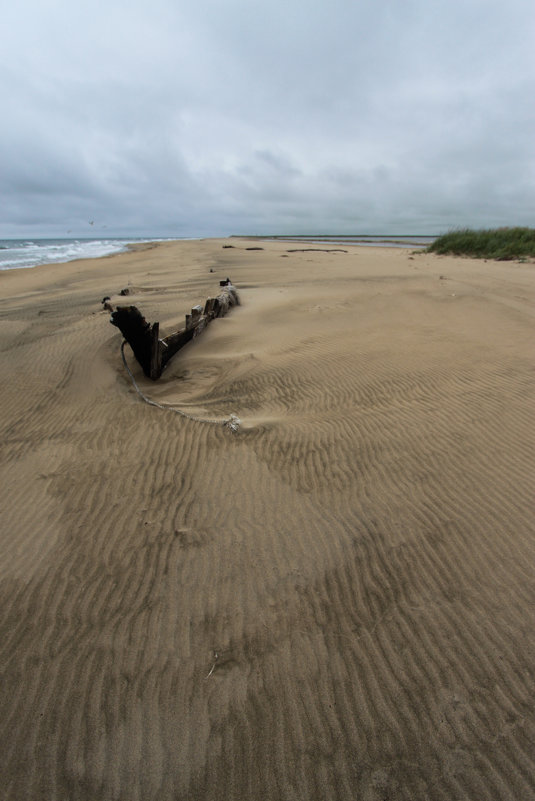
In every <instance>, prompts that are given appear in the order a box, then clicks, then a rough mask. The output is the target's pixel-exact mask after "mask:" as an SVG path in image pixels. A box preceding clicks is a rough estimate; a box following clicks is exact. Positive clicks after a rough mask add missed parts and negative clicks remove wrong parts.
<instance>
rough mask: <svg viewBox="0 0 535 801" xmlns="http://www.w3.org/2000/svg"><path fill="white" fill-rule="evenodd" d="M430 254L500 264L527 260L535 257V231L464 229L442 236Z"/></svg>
mask: <svg viewBox="0 0 535 801" xmlns="http://www.w3.org/2000/svg"><path fill="white" fill-rule="evenodd" d="M427 252H429V253H438V254H440V255H447V254H449V255H454V256H471V257H473V258H476V259H497V260H498V261H508V260H511V259H525V258H528V257H530V256H535V228H491V229H487V230H473V229H470V228H463V229H459V230H456V231H450V232H449V233H447V234H443V235H442V236H439V237H438V239H435V241H434V242H433V244H431V245H429V247H428V248H427Z"/></svg>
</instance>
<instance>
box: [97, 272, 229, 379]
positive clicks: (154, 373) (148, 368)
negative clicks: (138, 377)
mask: <svg viewBox="0 0 535 801" xmlns="http://www.w3.org/2000/svg"><path fill="white" fill-rule="evenodd" d="M239 302H240V300H239V297H238V293H237V291H236V289H235V287H233V286H232V283H231V281H230V278H227V279H225V281H220V291H219V295H218V296H217V297H216V298H208V300H207V301H206V303H205V304H204V308H203V307H202V306H194V307H193V308H192V310H191V312H190V314H186V325H185V327H184V328H181V329H179V330H178V331H174V332H173V333H172V334H169V335H168V336H166V337H164V338H163V339H160V324H159V323H153V324H152V325H151V324H150V323H148V322H147V321H146V320H145V318H144V317H143V315H142V314H141V312H140V311H139V309H137V308H136V307H135V306H118V307H117V309H116V311H114V312H113V314H112V316H111V320H110V323H111V324H112V325H115V326H117V328H119V330H120V331H121V333H122V335H123V337H124V338H125V339H126V341H127V342H128V344H129V345H130V347H131V348H132V350H133V351H134V355H135V357H136V359H137V360H138V362H139V364H140V365H141V367H142V368H143V372H144V373H145V375H146V376H147V377H148V378H152V380H153V381H156V380H157V379H158V378H159V377H160V376H161V374H162V372H163V370H164V368H165V367H166V365H167V363H168V361H169V360H170V359H171V358H172V357H173V356H174V355H175V353H177V352H178V351H179V350H180V349H181V348H183V347H184V345H186V344H187V343H188V342H189V341H190V340H191V339H193V338H194V337H196V336H198V335H199V334H200V333H201V331H204V329H205V328H206V326H207V325H208V324H209V323H210V322H211V321H212V320H213V319H214V318H215V317H224V316H225V314H226V313H227V312H228V310H229V309H230V308H231V307H232V306H236V305H239Z"/></svg>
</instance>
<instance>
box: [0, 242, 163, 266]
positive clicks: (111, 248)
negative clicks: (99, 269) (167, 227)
mask: <svg viewBox="0 0 535 801" xmlns="http://www.w3.org/2000/svg"><path fill="white" fill-rule="evenodd" d="M150 241H153V240H151V239H146V238H144V239H139V238H135V237H132V238H130V239H116V238H109V239H0V270H13V269H16V268H19V267H37V266H39V265H41V264H52V263H53V262H63V261H73V260H74V259H97V258H99V257H100V256H108V255H110V254H112V253H120V252H121V251H124V250H126V249H127V247H128V245H129V244H132V243H135V242H150Z"/></svg>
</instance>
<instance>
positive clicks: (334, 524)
mask: <svg viewBox="0 0 535 801" xmlns="http://www.w3.org/2000/svg"><path fill="white" fill-rule="evenodd" d="M224 245H227V246H229V245H232V247H224ZM251 247H257V248H262V249H261V250H250V249H249V248H251ZM328 247H329V248H335V247H336V246H335V245H329V246H328ZM321 248H322V246H321V245H314V249H310V247H309V246H308V245H300V244H298V243H290V242H282V241H276V242H263V241H258V242H252V241H249V240H241V239H235V238H232V239H229V240H202V241H183V242H168V243H159V244H156V245H141V246H138V247H137V248H136V249H134V250H132V251H131V252H129V253H125V254H118V255H113V256H110V257H107V258H102V259H95V260H87V261H77V262H71V263H68V264H57V265H50V266H45V267H39V268H35V269H27V270H11V271H5V272H2V273H0V288H1V292H0V295H1V300H0V370H1V375H2V390H1V415H0V423H1V431H2V434H1V441H2V456H1V460H0V468H1V481H0V493H1V502H0V509H1V554H2V556H1V559H0V578H1V583H0V587H1V621H2V622H1V628H0V666H1V675H2V682H1V691H0V692H1V707H0V732H1V735H0V738H1V755H2V759H1V765H2V768H1V771H2V773H3V777H2V779H1V780H0V787H2V789H1V790H0V794H1V797H2V798H5V799H9V801H19V800H20V801H22V799H28V801H34V800H35V799H43V800H46V801H56V799H57V800H58V801H60V800H61V801H66V800H67V799H68V801H78V800H79V801H82V800H83V801H97V800H98V801H149V800H150V801H197V800H199V801H200V800H201V799H202V801H238V800H239V801H241V800H242V799H243V801H260V799H262V801H357V800H358V801H386V800H387V799H388V800H389V801H415V800H416V801H420V800H422V801H423V800H424V799H427V800H428V801H435V800H437V801H438V800H440V801H454V800H456V799H470V800H471V801H498V800H500V799H503V800H504V801H506V800H507V801H518V800H519V799H523V801H529V799H533V798H535V716H534V706H535V702H534V698H535V677H534V668H535V659H534V657H535V650H534V639H535V637H534V626H533V624H534V617H533V610H534V606H533V604H534V599H535V598H534V596H535V593H534V580H533V564H534V556H535V554H534V550H535V539H534V526H533V523H534V514H533V511H534V510H533V484H534V481H533V479H534V461H535V458H534V454H535V425H534V423H535V419H534V418H535V414H534V409H535V406H534V394H535V393H534V386H535V382H534V372H533V355H534V351H533V342H534V322H535V311H534V309H535V306H534V303H533V301H534V295H535V265H534V264H533V263H526V264H520V263H516V262H490V261H489V262H485V261H476V260H472V259H459V258H449V257H437V256H433V255H427V254H423V253H421V254H413V253H411V251H410V250H408V249H403V248H368V247H356V246H349V247H344V248H343V249H344V250H345V251H346V252H325V251H324V250H322V249H321ZM289 251H292V252H289ZM226 276H230V278H231V279H232V281H233V283H234V285H235V286H236V287H237V289H238V291H239V293H240V297H241V301H242V305H241V306H240V307H239V308H236V309H232V311H231V312H230V313H229V315H228V316H227V317H225V318H224V319H221V320H215V321H214V322H213V323H212V324H211V325H210V327H209V328H208V329H207V331H205V332H204V333H203V335H202V336H201V337H199V338H198V339H196V340H194V341H193V342H192V343H190V344H189V345H187V346H186V348H184V350H183V351H181V352H180V353H179V354H178V355H177V356H176V357H175V359H174V360H173V361H171V363H170V364H169V366H168V367H167V369H166V371H165V372H164V375H163V376H162V378H161V379H160V380H159V381H158V382H151V381H150V380H148V379H146V378H144V377H143V375H142V372H141V369H140V368H139V366H138V365H137V363H136V362H135V360H134V358H133V356H132V354H131V352H130V351H129V349H128V348H126V353H127V358H128V363H129V365H130V367H131V369H132V371H133V373H134V375H135V377H136V380H137V381H138V383H139V386H140V387H141V388H142V390H143V391H144V392H145V393H146V394H147V395H148V396H149V397H150V398H151V399H153V400H155V401H157V402H158V403H161V404H171V405H173V406H174V407H176V408H178V409H180V410H182V411H186V412H188V413H189V414H193V415H196V416H200V417H206V418H210V419H214V420H219V421H222V420H224V419H225V418H226V417H228V415H229V414H236V415H237V416H238V417H239V418H240V419H241V421H242V424H241V427H240V429H239V431H238V432H237V433H233V432H232V431H230V430H229V429H227V428H225V427H224V426H223V425H221V424H213V423H212V424H209V423H202V422H196V421H193V420H190V419H187V418H185V417H182V416H180V415H178V414H175V413H174V412H173V411H172V409H165V410H162V409H158V408H156V407H153V406H149V405H147V404H146V403H144V402H143V401H142V400H141V398H140V397H139V395H138V394H137V393H136V392H135V390H134V388H133V386H132V383H131V381H130V378H129V377H128V375H127V373H126V372H125V369H124V367H123V364H122V361H121V354H120V344H121V341H122V338H121V335H120V333H119V331H118V330H117V329H116V328H114V327H113V326H111V325H110V324H109V316H110V315H109V313H108V312H106V311H104V310H103V309H102V305H101V299H102V297H103V296H105V295H110V296H111V299H112V303H113V304H114V305H116V304H117V303H118V302H119V301H120V300H121V299H120V298H119V291H120V290H121V289H123V288H125V287H128V289H129V291H130V294H129V297H128V299H127V302H128V303H132V304H135V305H136V306H138V307H139V308H140V310H141V311H142V312H143V314H144V315H145V317H146V318H147V320H149V321H151V322H152V321H155V320H159V322H160V329H161V332H162V334H166V333H169V332H171V331H172V330H174V329H176V328H178V327H179V325H181V324H182V321H183V318H184V315H185V313H186V312H187V311H189V309H190V308H191V307H192V306H193V305H195V304H197V303H204V301H205V300H206V298H208V297H209V296H213V295H214V294H215V293H216V292H217V288H218V284H219V280H220V279H223V278H225V277H226Z"/></svg>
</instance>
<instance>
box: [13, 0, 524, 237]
mask: <svg viewBox="0 0 535 801" xmlns="http://www.w3.org/2000/svg"><path fill="white" fill-rule="evenodd" d="M534 23H535V11H534V8H533V4H532V3H531V2H527V1H526V0H512V2H510V3H509V4H508V5H506V6H504V5H503V3H497V2H495V0H463V2H461V0H448V2H446V0H436V2H432V3H430V2H429V0H407V1H406V2H405V3H402V4H401V3H398V2H394V0H381V2H379V3H377V1H376V0H374V2H371V0H360V1H359V2H355V0H330V1H329V3H327V2H325V0H323V2H310V0H307V2H304V0H289V2H288V0H286V2H284V3H282V2H281V0H270V2H269V3H267V2H262V3H258V2H257V3H254V2H253V3H251V2H250V0H247V2H246V0H227V2H225V3H221V2H220V0H217V1H216V0H180V2H178V3H177V2H175V0H155V1H154V2H152V3H151V4H150V6H149V5H147V4H146V3H144V2H143V3H142V2H140V0H132V2H131V3H129V4H128V6H124V4H119V3H118V2H117V0H109V2H107V3H106V4H104V3H102V4H100V3H98V2H95V3H92V4H89V3H88V2H86V0H82V2H81V3H77V4H73V3H72V2H70V0H69V2H66V0H53V1H52V2H50V3H48V4H46V6H45V5H44V4H42V3H41V2H40V0H27V2H26V3H24V4H11V8H10V9H9V10H7V11H6V12H5V15H4V25H5V30H6V31H7V32H8V35H7V36H6V37H5V40H4V42H3V47H2V52H1V53H0V74H1V83H0V85H1V86H2V98H1V99H2V109H3V118H4V125H3V126H2V130H1V133H0V167H1V174H2V181H1V189H0V204H1V205H0V236H19V235H20V236H23V235H33V236H38V235H51V236H61V235H67V232H72V233H74V234H76V235H84V234H87V235H95V234H97V233H99V234H100V233H103V232H105V233H106V234H107V235H111V234H117V235H132V236H136V235H140V236H142V235H169V236H174V235H176V236H188V235H190V236H197V235H203V236H204V235H219V234H227V233H277V232H290V231H293V232H302V233H307V232H309V233H312V232H333V233H342V232H346V233H353V232H360V233H365V232H368V233H374V232H392V233H395V232H397V233H435V232H439V231H443V230H446V229H448V228H450V227H453V226H458V225H475V226H494V225H514V224H525V225H533V224H534V212H535V152H534V144H533V141H534V140H533V130H535V107H534V104H533V97H534V95H535V92H534V90H535V61H534V59H533V55H532V53H533V51H534V50H535V36H534ZM90 220H94V221H95V224H94V226H93V227H90V226H89V221H90Z"/></svg>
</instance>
